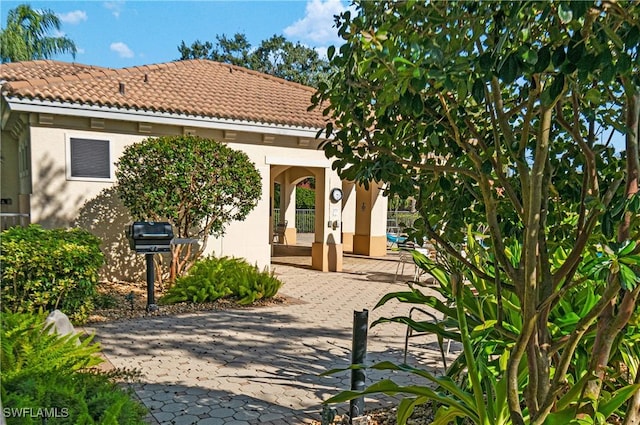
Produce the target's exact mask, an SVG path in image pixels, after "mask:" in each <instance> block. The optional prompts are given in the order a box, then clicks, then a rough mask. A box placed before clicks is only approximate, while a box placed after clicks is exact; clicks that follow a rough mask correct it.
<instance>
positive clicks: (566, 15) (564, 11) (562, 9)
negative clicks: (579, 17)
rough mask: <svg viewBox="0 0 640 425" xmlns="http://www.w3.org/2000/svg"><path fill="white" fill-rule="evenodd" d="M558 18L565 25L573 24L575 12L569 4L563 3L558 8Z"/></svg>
mask: <svg viewBox="0 0 640 425" xmlns="http://www.w3.org/2000/svg"><path fill="white" fill-rule="evenodd" d="M558 17H559V18H560V21H561V22H562V23H563V24H567V23H569V22H571V20H572V19H573V10H571V6H570V5H569V4H568V3H565V2H562V3H560V5H559V7H558Z"/></svg>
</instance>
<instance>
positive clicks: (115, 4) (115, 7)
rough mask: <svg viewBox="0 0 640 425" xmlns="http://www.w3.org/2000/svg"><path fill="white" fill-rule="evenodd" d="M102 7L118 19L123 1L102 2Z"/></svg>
mask: <svg viewBox="0 0 640 425" xmlns="http://www.w3.org/2000/svg"><path fill="white" fill-rule="evenodd" d="M103 4H104V7H105V8H107V9H108V10H110V11H111V14H112V15H113V16H115V17H116V18H119V17H120V13H122V9H123V7H124V1H107V2H104V3H103Z"/></svg>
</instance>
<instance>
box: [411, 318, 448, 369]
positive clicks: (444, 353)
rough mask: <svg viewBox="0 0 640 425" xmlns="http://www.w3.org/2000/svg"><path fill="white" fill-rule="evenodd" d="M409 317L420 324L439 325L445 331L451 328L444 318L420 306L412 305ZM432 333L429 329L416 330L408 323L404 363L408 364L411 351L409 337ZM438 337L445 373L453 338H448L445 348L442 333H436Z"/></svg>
mask: <svg viewBox="0 0 640 425" xmlns="http://www.w3.org/2000/svg"><path fill="white" fill-rule="evenodd" d="M416 315H420V316H416ZM425 316H426V317H425ZM409 318H410V319H412V320H415V321H416V322H417V323H418V324H425V325H431V326H438V327H440V328H441V329H443V330H445V331H447V330H449V328H447V327H446V326H445V324H444V320H442V319H438V317H436V315H435V314H433V313H431V312H429V311H426V310H423V309H421V308H419V307H412V308H411V309H410V310H409ZM425 319H426V320H425ZM432 334H433V333H432V332H429V331H416V330H414V329H413V328H412V327H411V326H409V325H407V332H406V334H405V338H404V364H407V352H408V351H409V339H410V338H415V337H419V336H426V335H432ZM436 337H437V341H438V349H439V351H440V358H441V360H442V365H443V369H444V373H446V372H447V355H449V352H450V350H451V339H448V340H447V345H446V349H445V344H444V338H443V337H442V336H441V335H436Z"/></svg>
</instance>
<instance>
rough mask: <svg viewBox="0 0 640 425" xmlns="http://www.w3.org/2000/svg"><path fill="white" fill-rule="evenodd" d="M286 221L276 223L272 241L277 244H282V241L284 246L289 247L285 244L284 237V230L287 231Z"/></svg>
mask: <svg viewBox="0 0 640 425" xmlns="http://www.w3.org/2000/svg"><path fill="white" fill-rule="evenodd" d="M287 223H288V222H287V220H285V221H284V223H278V224H276V227H275V229H274V230H273V241H274V242H276V243H279V244H282V241H284V244H285V245H289V243H288V242H287V235H286V232H285V231H286V230H287Z"/></svg>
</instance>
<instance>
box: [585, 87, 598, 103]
mask: <svg viewBox="0 0 640 425" xmlns="http://www.w3.org/2000/svg"><path fill="white" fill-rule="evenodd" d="M584 98H585V99H586V100H587V102H590V103H593V104H599V103H600V90H598V89H589V90H588V91H587V93H586V94H585V95H584Z"/></svg>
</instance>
